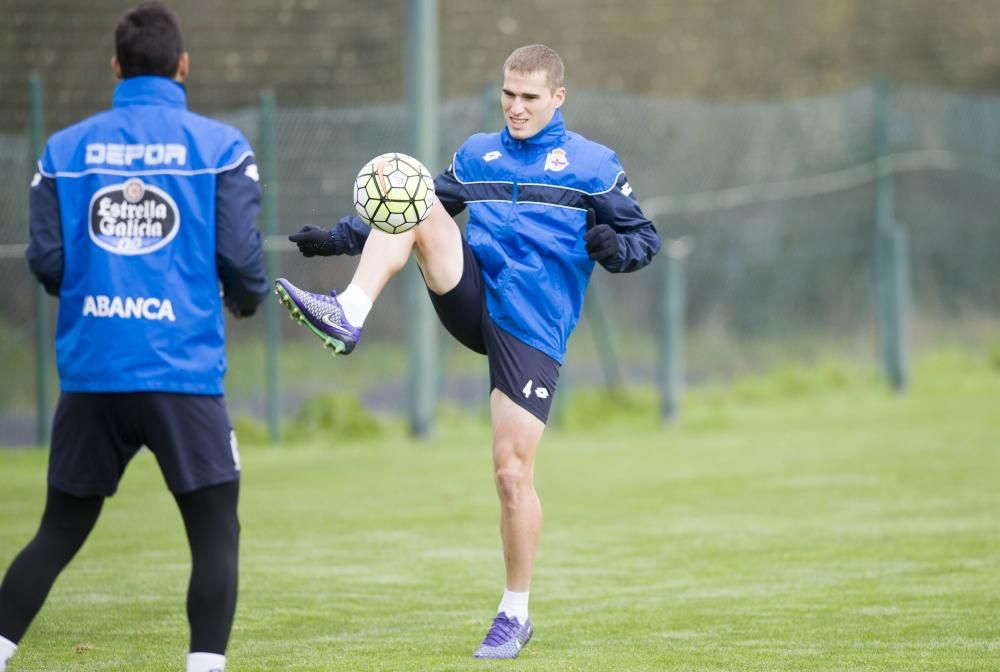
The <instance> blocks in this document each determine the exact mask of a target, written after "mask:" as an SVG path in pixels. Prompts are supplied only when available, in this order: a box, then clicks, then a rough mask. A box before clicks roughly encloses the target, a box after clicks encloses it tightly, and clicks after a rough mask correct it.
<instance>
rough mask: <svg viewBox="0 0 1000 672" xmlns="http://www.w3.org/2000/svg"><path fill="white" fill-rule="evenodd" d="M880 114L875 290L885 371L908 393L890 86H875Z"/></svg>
mask: <svg viewBox="0 0 1000 672" xmlns="http://www.w3.org/2000/svg"><path fill="white" fill-rule="evenodd" d="M875 101H876V114H877V119H876V123H877V133H878V135H877V149H876V151H877V159H876V165H877V171H878V173H877V174H878V178H877V183H876V206H875V217H876V237H875V245H876V255H875V271H876V287H877V295H878V306H879V311H878V312H879V332H880V341H881V359H882V368H883V371H884V372H885V375H886V377H887V378H888V381H889V384H890V385H891V386H892V388H893V390H894V391H895V392H902V391H904V390H905V389H906V385H907V380H908V378H909V362H908V344H907V340H908V338H907V320H908V308H909V300H908V297H909V293H910V291H909V269H908V265H907V254H908V252H907V241H906V236H905V234H904V233H903V231H902V230H901V229H900V228H899V226H898V224H897V223H896V219H895V194H894V191H893V182H892V171H891V165H890V152H891V147H890V138H889V130H890V119H889V82H888V81H887V80H886V79H884V78H883V79H880V80H878V82H876V84H875Z"/></svg>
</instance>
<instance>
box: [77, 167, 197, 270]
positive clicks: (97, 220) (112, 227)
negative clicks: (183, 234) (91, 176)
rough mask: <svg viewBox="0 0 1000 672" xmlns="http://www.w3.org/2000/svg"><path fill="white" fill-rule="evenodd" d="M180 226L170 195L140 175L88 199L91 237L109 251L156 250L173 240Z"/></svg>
mask: <svg viewBox="0 0 1000 672" xmlns="http://www.w3.org/2000/svg"><path fill="white" fill-rule="evenodd" d="M180 225H181V217H180V211H179V210H178V209H177V203H175V202H174V199H173V198H171V197H170V194H168V193H167V192H165V191H163V190H162V189H160V188H158V187H155V186H153V185H151V184H145V183H144V182H143V181H142V180H140V179H139V178H135V177H133V178H131V179H129V180H127V181H126V182H124V183H122V184H112V185H110V186H107V187H104V188H103V189H100V190H99V191H98V192H97V193H96V194H94V196H93V198H91V199H90V222H89V227H88V228H89V230H90V239H91V240H93V241H94V243H95V244H97V246H98V247H101V248H103V249H105V250H107V251H108V252H113V253H115V254H124V255H136V254H149V253H150V252H155V251H156V250H158V249H160V248H161V247H163V246H164V245H166V244H167V243H169V242H170V241H171V240H173V239H174V236H176V235H177V230H178V229H179V228H180Z"/></svg>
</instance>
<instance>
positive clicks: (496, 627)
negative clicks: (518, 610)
mask: <svg viewBox="0 0 1000 672" xmlns="http://www.w3.org/2000/svg"><path fill="white" fill-rule="evenodd" d="M533 633H534V630H533V629H532V627H531V619H530V618H529V619H526V620H525V621H524V625H521V624H520V623H519V622H518V620H517V618H508V617H507V614H505V613H504V612H502V611H501V612H500V613H499V614H497V617H496V618H494V619H493V625H492V626H490V631H489V632H487V633H486V638H485V639H484V640H483V643H482V644H480V645H479V648H478V649H476V652H475V653H474V654H472V657H473V658H517V654H519V653H521V649H523V648H524V647H525V645H526V644H527V643H528V642H529V641H531V635H532V634H533Z"/></svg>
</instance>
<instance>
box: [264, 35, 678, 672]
mask: <svg viewBox="0 0 1000 672" xmlns="http://www.w3.org/2000/svg"><path fill="white" fill-rule="evenodd" d="M565 97H566V89H565V88H564V87H563V64H562V60H561V59H560V58H559V55H558V54H556V52H554V51H553V50H552V49H550V48H548V47H546V46H544V45H530V46H526V47H522V48H520V49H517V50H515V51H514V52H513V53H512V54H511V55H510V56H509V57H508V59H507V61H506V62H505V63H504V67H503V86H502V88H501V94H500V103H501V107H502V109H503V114H504V120H505V125H506V128H504V129H503V130H502V131H501V132H499V133H482V134H477V135H473V136H472V137H470V138H469V139H468V140H466V142H465V143H464V144H463V145H462V146H461V147H460V148H459V150H458V151H457V152H456V153H455V156H454V159H453V161H452V164H451V165H450V166H449V167H448V169H447V170H445V171H444V172H443V173H441V174H440V175H438V177H437V178H436V179H435V181H434V187H435V192H436V195H437V200H436V202H435V203H434V206H433V209H432V211H431V214H430V215H429V217H428V219H427V220H425V221H424V222H423V223H421V224H420V225H419V226H417V227H416V228H414V229H412V230H410V231H407V232H406V233H402V234H398V235H390V234H387V233H384V232H382V231H378V230H371V229H369V227H368V226H367V225H366V224H365V223H364V222H363V221H362V220H360V219H359V218H357V217H345V218H344V219H342V220H341V221H340V222H339V223H338V225H337V226H336V227H335V228H334V229H332V230H330V231H324V230H320V229H317V228H314V227H303V228H302V229H301V230H300V231H298V232H297V233H295V234H293V235H292V236H291V239H292V241H293V242H295V243H297V244H298V246H299V248H300V250H301V251H302V253H303V254H304V255H305V256H313V255H323V256H325V255H331V254H357V253H358V252H360V253H361V259H360V262H359V264H358V267H357V270H356V272H355V275H354V277H353V279H352V282H351V284H350V285H349V286H348V287H347V289H346V290H345V291H344V292H343V293H341V294H339V295H338V294H337V293H336V292H333V293H331V294H330V295H323V294H314V293H311V292H307V291H304V290H302V289H299V288H298V287H295V286H294V285H293V284H291V283H290V282H288V281H287V280H285V279H279V280H278V281H277V283H276V291H277V293H278V295H279V297H281V299H282V302H283V303H284V304H285V305H286V307H288V308H289V309H290V310H291V311H292V314H293V316H295V317H297V319H299V320H300V321H302V322H303V323H305V324H306V325H307V326H309V327H310V328H311V329H312V331H314V332H315V333H316V334H317V335H319V336H320V338H321V339H322V340H323V341H324V342H325V343H326V344H327V345H330V346H332V347H334V349H335V350H337V351H341V352H344V353H349V352H351V351H352V350H353V349H354V347H355V346H356V345H357V343H358V340H359V339H360V338H361V329H362V325H363V323H364V321H365V318H366V317H367V315H368V311H369V310H370V309H371V306H372V301H374V300H375V298H376V297H377V296H378V295H379V293H380V292H381V291H382V289H383V287H384V286H385V284H386V282H388V280H389V278H390V277H391V276H392V275H394V274H395V273H397V272H398V271H399V270H400V269H402V268H403V266H404V264H405V263H406V261H407V259H408V258H409V255H410V253H411V251H412V252H413V253H414V255H415V256H416V259H417V263H418V264H419V266H420V270H421V272H422V273H423V277H424V281H425V283H426V284H427V289H428V290H429V294H430V297H431V301H432V303H433V304H434V307H435V310H436V311H437V313H438V317H439V318H440V319H441V322H442V323H443V324H444V326H445V327H446V328H447V329H448V331H449V332H450V333H451V334H452V335H453V336H454V337H455V338H456V339H457V340H458V341H459V342H461V343H462V344H464V345H465V346H467V347H469V348H471V349H472V350H474V351H476V352H479V353H482V354H484V355H486V357H487V360H488V363H489V373H490V389H491V392H490V411H491V416H492V424H493V472H494V481H495V483H496V489H497V493H498V495H499V497H500V534H501V539H502V542H503V555H504V562H505V565H506V590H504V593H503V597H502V599H501V601H500V605H499V608H498V610H497V611H498V613H497V616H496V618H495V619H494V620H493V625H492V626H491V627H490V629H489V632H488V633H487V634H486V637H485V639H484V640H483V642H482V644H481V645H480V646H479V648H477V649H476V651H475V653H474V655H475V656H476V657H477V658H514V657H516V656H517V655H518V653H519V652H520V650H521V648H522V647H523V646H524V645H525V644H527V642H528V640H529V639H530V638H531V635H532V625H531V621H530V620H529V618H528V590H529V587H530V583H531V575H532V570H533V565H534V561H535V553H536V549H537V547H538V541H539V536H540V532H541V525H542V509H541V504H540V502H539V499H538V495H537V494H536V493H535V487H534V466H535V453H536V450H537V447H538V443H539V441H540V440H541V438H542V434H543V431H544V429H545V423H546V421H547V419H548V415H549V409H550V407H551V405H552V398H553V394H554V393H555V389H556V380H557V378H558V375H559V368H560V366H561V364H562V361H563V356H564V355H565V352H566V346H567V343H568V340H569V336H570V334H571V332H572V331H573V329H574V328H575V326H576V324H577V321H578V320H579V318H580V312H581V310H582V308H583V297H584V293H585V291H586V288H587V284H588V282H589V280H590V275H591V272H592V271H593V269H594V262H595V261H596V262H597V263H599V264H600V265H601V266H603V267H604V268H605V269H606V270H608V271H610V272H612V273H626V272H630V271H634V270H637V269H639V268H642V267H643V266H645V265H646V264H648V263H649V262H650V260H651V259H652V258H653V255H654V254H656V252H657V251H658V250H659V248H660V240H659V237H658V236H657V233H656V230H655V228H654V227H653V224H652V222H650V221H649V219H647V218H646V216H645V215H644V214H643V213H642V210H641V209H640V207H639V203H638V201H637V200H636V198H635V195H634V194H633V193H632V188H631V187H630V186H629V183H628V180H627V178H626V176H625V172H624V171H623V170H622V167H621V165H620V164H619V162H618V159H617V157H616V156H615V154H614V152H612V151H611V150H610V149H608V148H606V147H604V146H602V145H599V144H597V143H595V142H592V141H590V140H587V139H586V138H584V137H583V136H581V135H579V134H576V133H572V132H570V131H568V130H567V129H566V127H565V126H564V124H563V118H562V114H561V112H560V111H559V108H560V107H561V106H562V104H563V102H564V100H565ZM465 208H468V209H469V220H468V227H467V229H466V232H465V235H464V236H463V235H462V232H461V230H460V229H459V227H458V226H457V225H456V224H455V221H454V220H453V219H452V217H453V216H455V215H457V214H458V213H460V212H461V211H462V210H464V209H465Z"/></svg>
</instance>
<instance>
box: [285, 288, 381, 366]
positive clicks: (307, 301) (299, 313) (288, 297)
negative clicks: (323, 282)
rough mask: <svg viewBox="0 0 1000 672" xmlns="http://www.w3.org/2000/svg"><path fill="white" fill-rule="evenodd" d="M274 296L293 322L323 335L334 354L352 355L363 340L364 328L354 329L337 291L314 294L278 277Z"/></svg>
mask: <svg viewBox="0 0 1000 672" xmlns="http://www.w3.org/2000/svg"><path fill="white" fill-rule="evenodd" d="M274 293H275V294H277V295H278V299H279V300H280V301H281V303H282V305H284V306H285V308H287V309H288V312H289V313H291V316H292V319H293V320H298V321H299V322H300V323H302V324H304V325H305V326H306V327H308V328H309V329H310V331H312V332H313V333H314V334H316V335H317V336H319V339H320V340H321V341H323V344H324V347H326V348H327V349H329V350H333V354H335V355H349V354H350V353H351V351H352V350H354V348H355V346H356V345H357V344H358V341H360V340H361V329H359V328H356V327H354V326H352V325H351V323H350V322H348V321H347V318H346V317H344V309H343V308H341V307H340V301H338V300H337V293H336V292H330V294H313V293H312V292H307V291H305V290H303V289H299V288H298V287H296V286H295V285H293V284H292V283H290V282H288V280H285V279H284V278H278V279H277V280H275V281H274Z"/></svg>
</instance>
